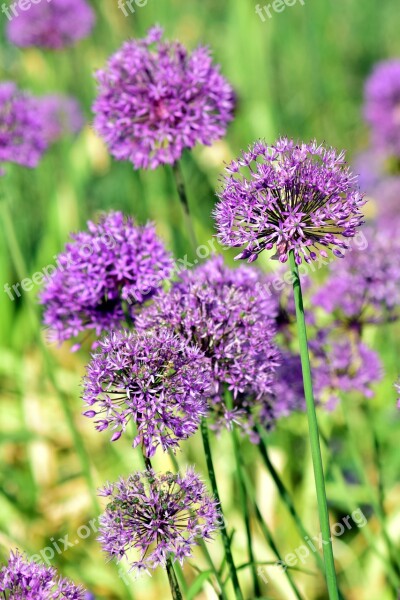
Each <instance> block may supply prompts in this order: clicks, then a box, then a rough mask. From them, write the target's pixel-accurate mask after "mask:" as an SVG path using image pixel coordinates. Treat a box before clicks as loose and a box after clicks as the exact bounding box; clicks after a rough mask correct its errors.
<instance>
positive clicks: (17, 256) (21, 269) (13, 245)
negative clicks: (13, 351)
mask: <svg viewBox="0 0 400 600" xmlns="http://www.w3.org/2000/svg"><path fill="white" fill-rule="evenodd" d="M0 202H1V214H2V219H3V225H4V233H5V236H6V238H7V243H8V247H9V250H10V254H11V256H12V259H13V262H14V266H15V270H16V272H17V275H18V277H19V279H20V281H22V280H23V279H24V278H25V277H26V276H27V274H28V271H27V268H26V265H25V261H24V258H23V255H22V252H21V249H20V247H19V243H18V240H17V236H16V235H15V230H14V223H13V220H12V217H11V215H10V210H9V207H8V203H7V199H3V200H1V199H0ZM25 298H26V299H27V305H28V311H29V314H30V318H31V322H32V328H33V332H34V335H35V337H36V341H37V343H38V346H39V347H40V350H41V353H42V357H43V362H44V366H45V371H46V375H47V377H48V379H49V381H50V383H51V385H52V386H53V388H54V389H55V391H56V392H57V395H58V399H59V401H60V404H61V407H62V410H63V412H64V416H65V419H66V421H67V423H68V427H69V430H70V432H71V435H72V439H73V442H74V446H75V449H76V452H77V454H78V457H79V459H80V463H81V468H82V473H83V476H84V478H85V479H86V482H87V487H88V491H89V494H90V497H91V500H92V505H93V510H94V512H95V514H98V513H99V512H100V505H99V502H98V498H97V493H96V486H95V485H94V481H93V476H92V471H91V465H90V459H89V455H88V453H87V451H86V448H85V445H84V443H83V439H82V437H81V434H80V433H79V430H78V428H77V427H76V424H75V421H74V416H73V411H72V409H71V406H70V403H69V398H68V396H67V394H65V392H64V391H63V390H62V389H61V388H60V386H59V385H58V382H57V379H56V377H55V375H54V367H55V365H54V364H53V359H52V357H51V355H50V353H49V351H48V349H47V347H46V344H45V343H44V342H43V340H42V336H41V331H40V319H39V316H38V311H37V306H36V304H35V303H34V302H33V301H32V300H31V298H30V297H29V294H27V295H26V296H25Z"/></svg>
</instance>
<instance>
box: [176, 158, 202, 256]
mask: <svg viewBox="0 0 400 600" xmlns="http://www.w3.org/2000/svg"><path fill="white" fill-rule="evenodd" d="M172 173H173V175H174V180H175V185H176V189H177V192H178V196H179V200H180V201H181V204H182V208H183V214H184V217H185V225H186V228H187V232H188V236H189V239H190V243H191V244H192V247H193V250H194V251H196V250H197V247H198V243H197V237H196V233H195V231H194V227H193V221H192V217H191V215H190V208H189V200H188V195H187V192H186V186H185V180H184V178H183V173H182V168H181V164H180V162H179V161H176V162H175V163H174V164H173V165H172Z"/></svg>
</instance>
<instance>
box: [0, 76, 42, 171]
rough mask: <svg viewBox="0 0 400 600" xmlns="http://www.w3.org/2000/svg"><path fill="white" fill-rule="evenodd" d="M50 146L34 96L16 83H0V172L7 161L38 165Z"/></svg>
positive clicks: (31, 165)
mask: <svg viewBox="0 0 400 600" xmlns="http://www.w3.org/2000/svg"><path fill="white" fill-rule="evenodd" d="M46 146H47V143H46V140H45V136H44V134H43V132H42V128H41V119H40V115H38V114H37V111H36V109H35V106H34V101H33V99H32V98H31V97H30V96H27V95H26V94H24V93H22V92H21V91H20V90H18V88H17V87H16V85H15V84H14V83H12V82H4V83H0V175H1V173H2V171H1V163H5V162H13V163H17V164H19V165H23V166H25V167H30V168H33V167H36V166H37V164H38V163H39V161H40V159H41V157H42V155H43V152H44V151H45V149H46Z"/></svg>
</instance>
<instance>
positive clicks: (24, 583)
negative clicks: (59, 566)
mask: <svg viewBox="0 0 400 600" xmlns="http://www.w3.org/2000/svg"><path fill="white" fill-rule="evenodd" d="M0 592H2V594H1V597H2V598H5V599H7V600H85V591H84V590H83V588H81V587H78V586H76V585H74V584H73V583H72V582H71V581H69V580H68V579H63V578H61V577H59V576H58V574H57V572H56V570H55V569H54V568H53V567H49V566H45V565H41V564H37V563H35V562H28V560H27V559H25V558H24V557H23V556H22V555H21V554H19V552H11V553H10V556H9V559H8V563H7V565H5V566H4V567H2V569H1V570H0Z"/></svg>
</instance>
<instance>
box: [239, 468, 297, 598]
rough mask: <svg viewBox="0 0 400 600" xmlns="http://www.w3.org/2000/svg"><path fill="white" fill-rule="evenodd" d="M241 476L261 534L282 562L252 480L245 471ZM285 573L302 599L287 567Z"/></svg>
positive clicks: (295, 592) (291, 585) (294, 590)
mask: <svg viewBox="0 0 400 600" xmlns="http://www.w3.org/2000/svg"><path fill="white" fill-rule="evenodd" d="M243 478H244V480H245V482H246V488H247V493H248V495H249V496H250V497H252V498H253V504H254V509H255V512H256V517H257V521H258V524H259V525H260V529H261V531H262V534H263V536H264V538H265V540H266V542H267V544H268V545H269V546H270V548H271V550H272V551H273V553H274V554H275V556H276V558H277V560H278V561H280V562H281V563H283V562H284V561H283V558H282V556H281V553H280V552H279V549H278V547H277V545H276V543H275V540H274V538H273V536H272V533H271V531H270V529H269V527H268V525H267V524H266V522H265V521H264V518H263V516H262V514H261V511H260V508H259V506H258V504H257V502H256V500H255V490H254V485H253V483H252V481H251V480H250V477H249V476H248V475H247V473H245V472H243ZM285 575H286V577H287V580H288V582H289V584H290V587H291V588H292V590H293V592H294V595H295V596H296V598H297V599H298V600H303V596H302V595H301V594H300V591H299V589H298V587H297V585H296V584H295V582H294V580H293V578H292V575H291V573H290V572H289V569H286V570H285Z"/></svg>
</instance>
